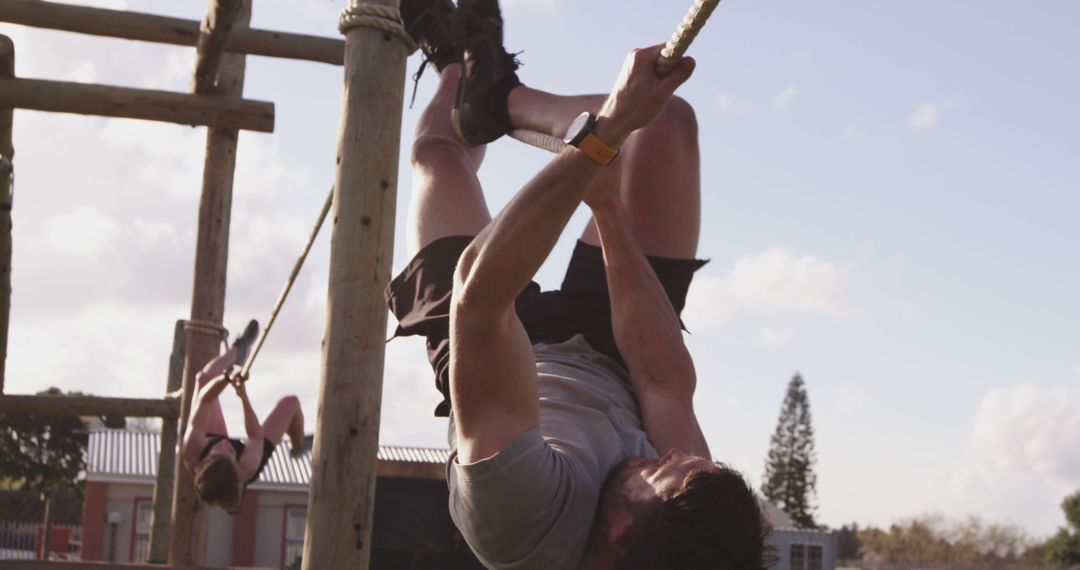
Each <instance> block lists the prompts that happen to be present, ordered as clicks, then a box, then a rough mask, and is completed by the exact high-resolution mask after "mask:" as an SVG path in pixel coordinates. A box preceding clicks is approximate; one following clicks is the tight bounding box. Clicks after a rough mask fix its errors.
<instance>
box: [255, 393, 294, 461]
mask: <svg viewBox="0 0 1080 570" xmlns="http://www.w3.org/2000/svg"><path fill="white" fill-rule="evenodd" d="M262 429H263V437H265V438H266V439H267V440H269V441H270V443H273V444H274V445H275V446H276V445H277V444H279V443H281V437H282V436H283V435H285V434H286V433H288V434H289V440H290V441H291V442H292V447H293V449H303V447H304V412H303V410H301V409H300V400H299V399H298V398H297V397H296V396H285V397H284V398H282V399H280V400H278V403H277V405H276V406H274V409H273V410H271V411H270V413H269V414H268V415H267V416H266V419H265V420H263V423H262Z"/></svg>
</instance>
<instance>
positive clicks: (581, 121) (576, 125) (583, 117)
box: [564, 111, 589, 144]
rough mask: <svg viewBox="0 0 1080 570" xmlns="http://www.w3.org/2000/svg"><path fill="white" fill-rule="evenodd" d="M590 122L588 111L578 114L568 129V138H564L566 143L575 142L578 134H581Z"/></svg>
mask: <svg viewBox="0 0 1080 570" xmlns="http://www.w3.org/2000/svg"><path fill="white" fill-rule="evenodd" d="M588 124H589V112H588V111H586V112H584V113H582V114H580V115H578V116H577V118H576V119H574V122H572V123H570V128H568V129H566V138H565V139H564V142H566V144H574V143H575V142H577V141H576V140H575V139H577V138H578V135H580V134H581V131H582V129H584V128H585V127H586V126H587V125H588Z"/></svg>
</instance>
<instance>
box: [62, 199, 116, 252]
mask: <svg viewBox="0 0 1080 570" xmlns="http://www.w3.org/2000/svg"><path fill="white" fill-rule="evenodd" d="M44 229H45V235H46V237H47V239H48V241H49V245H51V246H52V248H53V249H54V250H56V251H57V252H60V253H68V254H72V255H82V256H90V255H100V254H102V253H104V252H105V250H106V249H107V248H108V247H109V246H110V245H111V244H112V243H113V241H114V240H115V239H116V238H117V237H118V236H119V235H120V225H119V224H118V223H116V222H115V221H114V220H112V219H111V218H109V217H108V216H106V215H104V214H103V213H102V212H101V211H100V210H98V209H97V208H96V207H94V206H80V207H79V208H77V209H75V211H73V212H70V213H67V214H62V215H59V216H56V217H55V218H52V219H51V220H49V221H47V222H45V228H44Z"/></svg>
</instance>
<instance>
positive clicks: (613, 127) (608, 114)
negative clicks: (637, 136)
mask: <svg viewBox="0 0 1080 570" xmlns="http://www.w3.org/2000/svg"><path fill="white" fill-rule="evenodd" d="M662 49H664V45H663V44H661V45H656V46H652V47H649V48H643V49H635V50H633V51H631V52H630V55H628V56H627V58H626V62H625V63H624V64H623V68H622V71H621V72H620V73H619V77H618V79H616V80H615V86H614V87H612V89H611V94H610V95H608V98H607V100H606V101H605V102H604V106H603V107H602V108H601V109H600V114H599V117H600V123H599V125H598V126H597V130H598V136H600V139H601V140H603V141H604V142H606V143H607V144H608V145H611V146H621V145H622V142H623V141H624V140H625V139H626V137H627V136H629V135H630V133H632V132H634V131H635V130H637V129H640V128H641V127H644V126H645V125H648V124H649V123H651V122H652V120H653V119H655V118H656V117H657V115H659V114H660V111H662V110H663V109H664V106H665V105H667V102H668V101H669V100H670V99H671V96H672V95H673V94H674V93H675V90H676V89H678V87H679V86H680V85H682V84H683V83H685V82H686V80H687V79H689V78H690V76H691V75H692V74H693V73H694V66H695V62H694V60H693V58H689V57H687V58H683V60H682V61H680V62H679V64H678V65H677V66H675V69H673V70H672V71H671V73H670V74H668V75H667V76H666V77H660V76H659V75H657V74H656V61H657V59H658V58H659V57H660V51H661V50H662Z"/></svg>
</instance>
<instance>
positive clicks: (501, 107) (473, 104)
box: [450, 0, 521, 146]
mask: <svg viewBox="0 0 1080 570" xmlns="http://www.w3.org/2000/svg"><path fill="white" fill-rule="evenodd" d="M453 31H454V45H455V47H457V50H458V53H459V54H460V57H461V81H460V82H459V83H458V92H457V100H456V101H455V103H454V110H453V111H452V113H451V115H450V120H451V122H452V123H453V126H454V131H455V132H456V133H457V135H458V137H459V138H461V140H462V141H463V142H465V143H467V144H470V145H474V146H475V145H482V144H487V143H489V142H492V141H494V140H496V139H498V138H499V137H501V136H503V135H505V134H506V133H509V132H510V129H511V128H513V125H511V124H510V113H509V110H508V109H507V98H508V97H509V95H510V91H511V90H513V89H514V88H515V87H517V86H518V85H521V81H520V80H519V79H518V76H517V73H515V72H516V71H517V68H518V66H519V65H520V63H519V62H518V61H517V60H516V59H515V58H514V56H513V55H510V54H509V53H507V52H506V49H505V48H503V22H502V14H501V13H500V11H499V3H498V2H497V1H496V0H461V1H460V3H459V4H458V9H457V10H456V11H455V12H454V17H453Z"/></svg>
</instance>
